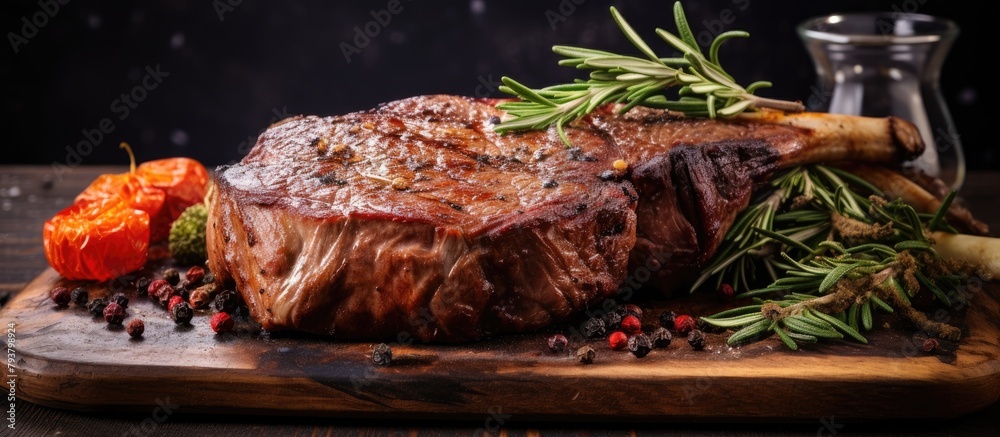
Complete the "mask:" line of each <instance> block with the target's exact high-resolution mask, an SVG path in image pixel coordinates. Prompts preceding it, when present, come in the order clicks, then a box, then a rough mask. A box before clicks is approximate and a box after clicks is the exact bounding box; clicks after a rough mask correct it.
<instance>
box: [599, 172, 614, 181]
mask: <svg viewBox="0 0 1000 437" xmlns="http://www.w3.org/2000/svg"><path fill="white" fill-rule="evenodd" d="M616 176H617V175H615V172H614V170H604V171H602V172H601V173H600V174H598V175H597V178H598V179H600V180H602V181H605V182H607V181H610V180H614V179H615V177H616Z"/></svg>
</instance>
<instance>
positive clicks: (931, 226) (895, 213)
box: [692, 165, 968, 349]
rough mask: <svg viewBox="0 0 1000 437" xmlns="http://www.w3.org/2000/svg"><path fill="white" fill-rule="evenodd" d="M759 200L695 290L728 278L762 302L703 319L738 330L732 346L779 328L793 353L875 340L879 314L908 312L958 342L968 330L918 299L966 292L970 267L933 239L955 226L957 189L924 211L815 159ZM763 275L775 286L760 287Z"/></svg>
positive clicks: (948, 299)
mask: <svg viewBox="0 0 1000 437" xmlns="http://www.w3.org/2000/svg"><path fill="white" fill-rule="evenodd" d="M758 196H759V197H758V198H757V200H756V201H755V202H753V203H752V204H751V206H750V207H749V208H747V209H746V210H744V211H743V212H742V213H741V214H740V215H739V216H738V218H737V219H736V221H735V223H734V225H733V227H732V228H731V229H730V230H729V232H728V233H727V235H726V236H725V238H724V240H723V243H722V245H721V246H720V248H719V250H718V251H717V252H716V254H715V256H714V257H713V259H712V261H711V262H710V265H709V266H708V267H707V268H705V269H704V271H703V273H702V275H701V277H699V278H698V280H697V281H696V283H695V284H694V286H693V287H692V290H695V289H697V288H699V287H700V286H701V285H703V284H706V283H711V282H714V283H715V285H716V286H721V285H722V284H723V282H724V281H728V283H729V284H731V285H732V286H733V287H734V289H736V290H737V291H739V292H740V293H739V294H738V295H737V296H736V297H737V298H754V300H755V304H753V305H749V306H744V307H740V308H734V309H731V310H728V311H723V312H721V313H719V314H715V315H713V316H711V317H703V318H702V320H703V321H704V322H705V323H708V324H710V325H713V326H716V327H720V328H728V329H732V330H735V331H736V332H735V333H734V334H733V335H732V336H730V337H729V344H730V345H735V344H741V343H747V342H751V341H755V340H758V339H761V338H763V337H765V336H769V335H772V334H776V335H777V336H778V337H780V338H781V340H782V341H783V342H784V343H785V345H787V346H788V347H789V348H791V349H798V344H799V343H814V342H817V341H819V340H823V339H840V338H845V337H848V338H850V339H853V340H855V341H858V342H862V343H867V341H866V340H865V337H864V336H863V335H862V334H861V332H862V331H869V330H871V329H872V328H873V312H875V311H876V310H880V311H884V312H887V313H893V312H895V311H899V314H900V315H901V316H902V317H904V318H905V319H907V320H909V321H910V322H912V323H913V324H914V325H915V326H916V327H917V328H919V329H921V330H924V331H927V332H928V333H930V334H932V335H937V336H940V337H942V338H948V339H952V340H957V339H958V337H959V336H960V332H959V330H958V329H956V328H955V327H953V326H949V325H946V324H944V323H941V322H938V321H933V320H931V319H929V318H928V317H927V316H926V315H925V314H924V313H923V312H921V311H919V310H917V309H915V308H914V307H913V306H912V305H911V300H912V299H913V298H914V297H916V296H917V295H918V294H919V293H931V294H933V296H934V297H935V298H936V299H937V300H938V301H940V303H941V304H944V305H946V306H951V305H952V304H953V302H952V299H953V298H958V299H962V298H963V295H962V293H958V292H957V291H958V287H959V286H960V285H961V284H962V283H963V282H964V280H965V279H966V277H967V274H968V268H966V267H963V266H961V265H959V264H958V263H954V262H947V261H945V260H943V259H941V258H940V257H939V256H938V255H937V253H936V252H935V250H934V248H933V246H932V245H931V241H930V240H929V238H928V235H929V233H930V232H931V231H946V232H955V229H954V228H952V227H951V226H950V225H948V223H947V222H946V221H945V219H944V216H945V212H946V211H947V210H948V207H949V206H950V204H951V203H952V201H953V199H954V196H955V193H954V192H952V193H951V194H950V195H949V196H948V197H947V198H946V199H945V200H944V202H943V203H942V205H941V207H940V208H939V209H938V211H937V212H936V213H935V214H919V213H917V212H916V211H915V210H914V209H913V207H911V206H909V205H907V204H906V203H904V202H903V201H902V200H899V199H897V200H893V201H889V200H887V199H886V198H885V195H884V194H883V193H882V192H881V191H880V190H879V189H877V188H875V187H874V186H872V185H871V184H869V183H867V182H866V181H864V180H863V179H860V178H858V177H857V176H854V175H852V174H850V173H847V172H844V171H842V170H839V169H837V168H834V167H826V166H821V165H813V166H804V167H798V168H795V169H792V170H790V171H788V172H786V173H784V174H781V175H779V176H778V177H776V178H774V179H773V180H772V182H771V183H770V184H769V186H768V187H767V189H764V190H762V192H761V193H759V195H758ZM765 274H766V277H765V276H764V275H765ZM763 281H770V283H769V285H766V286H764V287H762V288H753V287H754V285H756V284H758V283H760V282H763ZM765 283H766V282H765ZM763 298H769V299H768V300H762V299H763Z"/></svg>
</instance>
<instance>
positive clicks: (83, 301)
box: [69, 287, 90, 307]
mask: <svg viewBox="0 0 1000 437" xmlns="http://www.w3.org/2000/svg"><path fill="white" fill-rule="evenodd" d="M69 300H70V301H72V302H73V304H75V305H76V306H78V307H85V306H87V301H89V300H90V293H87V289H86V288H83V287H77V288H75V289H73V291H72V292H71V293H70V294H69Z"/></svg>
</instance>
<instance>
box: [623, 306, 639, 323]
mask: <svg viewBox="0 0 1000 437" xmlns="http://www.w3.org/2000/svg"><path fill="white" fill-rule="evenodd" d="M625 314H626V315H629V314H631V315H633V316H636V317H637V318H639V319H642V308H639V305H636V304H633V303H630V304H627V305H625Z"/></svg>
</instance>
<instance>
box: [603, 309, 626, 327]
mask: <svg viewBox="0 0 1000 437" xmlns="http://www.w3.org/2000/svg"><path fill="white" fill-rule="evenodd" d="M621 326H622V315H621V314H618V313H617V312H610V313H607V314H605V315H604V328H605V329H606V330H611V331H614V330H617V329H618V328H620V327H621Z"/></svg>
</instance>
